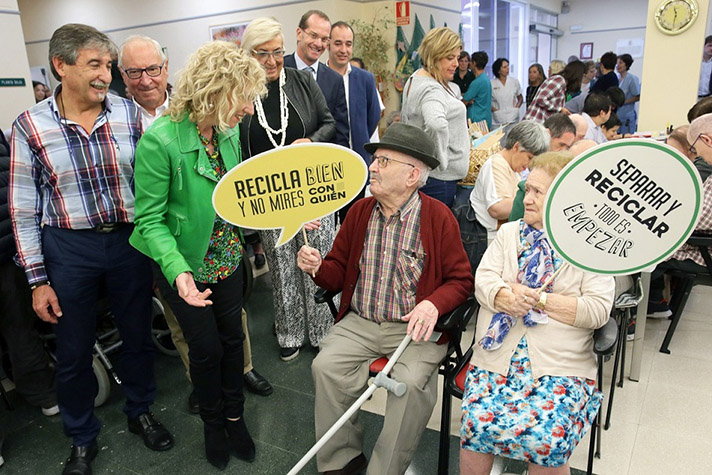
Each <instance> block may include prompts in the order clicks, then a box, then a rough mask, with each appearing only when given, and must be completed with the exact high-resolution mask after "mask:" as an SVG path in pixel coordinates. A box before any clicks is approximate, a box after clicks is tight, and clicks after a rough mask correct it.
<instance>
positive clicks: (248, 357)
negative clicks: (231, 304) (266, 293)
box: [155, 289, 253, 381]
mask: <svg viewBox="0 0 712 475" xmlns="http://www.w3.org/2000/svg"><path fill="white" fill-rule="evenodd" d="M155 291H156V296H157V297H158V299H159V300H160V301H161V305H163V311H164V315H165V316H166V323H167V324H168V328H169V329H170V331H171V339H172V340H173V344H174V345H175V347H176V350H178V353H179V354H180V358H181V360H183V365H184V366H185V376H186V377H187V378H188V381H190V364H189V360H188V344H187V343H186V342H185V338H184V337H183V330H181V328H180V324H178V320H177V319H176V316H175V314H174V313H173V310H171V307H170V306H169V305H168V302H166V301H165V300H164V298H163V296H162V295H161V293H160V292H159V291H158V289H156V290H155ZM242 331H243V333H244V334H245V341H243V342H242V352H243V354H244V356H245V364H244V365H243V369H242V374H245V373H248V372H250V371H252V369H253V367H252V348H251V346H250V333H249V332H248V331H247V312H245V309H244V308H243V309H242Z"/></svg>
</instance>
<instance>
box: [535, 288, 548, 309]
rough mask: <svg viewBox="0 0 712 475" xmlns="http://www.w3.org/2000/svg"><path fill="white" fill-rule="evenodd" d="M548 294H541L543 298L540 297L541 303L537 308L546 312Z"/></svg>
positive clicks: (538, 303) (539, 302)
mask: <svg viewBox="0 0 712 475" xmlns="http://www.w3.org/2000/svg"><path fill="white" fill-rule="evenodd" d="M547 296H548V294H547V293H546V292H542V293H541V297H539V301H538V302H537V304H536V308H538V309H539V310H544V308H545V307H546V299H547Z"/></svg>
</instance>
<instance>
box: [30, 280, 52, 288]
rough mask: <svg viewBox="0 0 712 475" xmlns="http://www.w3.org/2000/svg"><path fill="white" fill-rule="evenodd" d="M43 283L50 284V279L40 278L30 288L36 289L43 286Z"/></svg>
mask: <svg viewBox="0 0 712 475" xmlns="http://www.w3.org/2000/svg"><path fill="white" fill-rule="evenodd" d="M43 285H49V280H39V281H37V282H35V283H34V284H32V285H30V290H35V289H36V288H37V287H42V286H43Z"/></svg>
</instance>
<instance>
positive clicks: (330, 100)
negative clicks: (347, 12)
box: [284, 53, 349, 148]
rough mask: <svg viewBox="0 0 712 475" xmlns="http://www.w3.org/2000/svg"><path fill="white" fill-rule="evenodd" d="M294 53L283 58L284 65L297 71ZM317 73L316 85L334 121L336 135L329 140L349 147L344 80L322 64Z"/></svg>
mask: <svg viewBox="0 0 712 475" xmlns="http://www.w3.org/2000/svg"><path fill="white" fill-rule="evenodd" d="M295 54H296V53H292V54H288V55H286V56H285V57H284V65H285V66H286V67H288V68H293V69H297V61H296V60H295V59H294V55H295ZM318 71H319V72H318V73H317V75H316V83H317V84H318V85H319V89H321V92H322V93H323V94H324V97H325V98H326V104H327V105H328V106H329V111H331V115H332V116H334V120H336V134H334V137H333V138H332V139H331V142H332V143H335V144H337V145H343V146H344V147H347V148H348V146H349V117H348V114H347V112H346V111H347V108H346V92H345V90H344V80H343V78H342V77H341V74H339V73H337V72H336V71H334V70H333V69H330V68H329V67H328V66H327V65H325V64H324V63H320V64H319V70H318Z"/></svg>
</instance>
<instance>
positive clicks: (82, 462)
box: [62, 440, 99, 475]
mask: <svg viewBox="0 0 712 475" xmlns="http://www.w3.org/2000/svg"><path fill="white" fill-rule="evenodd" d="M98 452H99V448H98V446H97V444H96V440H95V441H94V442H92V443H91V444H89V445H84V446H82V445H72V449H71V452H70V454H69V458H68V459H67V462H66V463H65V464H64V470H62V475H91V462H92V461H93V460H94V459H95V458H96V454H97V453H98Z"/></svg>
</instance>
